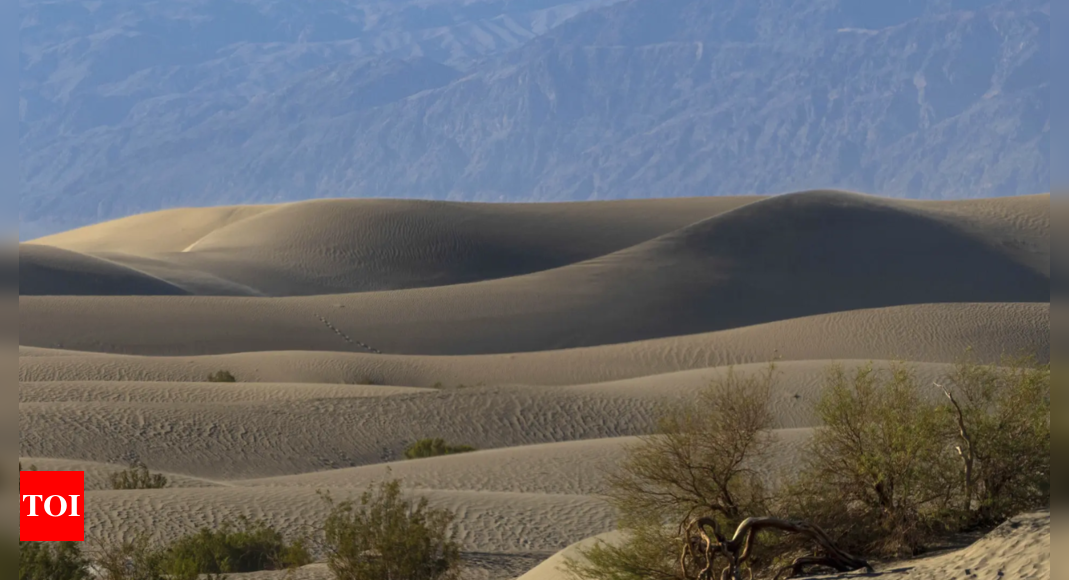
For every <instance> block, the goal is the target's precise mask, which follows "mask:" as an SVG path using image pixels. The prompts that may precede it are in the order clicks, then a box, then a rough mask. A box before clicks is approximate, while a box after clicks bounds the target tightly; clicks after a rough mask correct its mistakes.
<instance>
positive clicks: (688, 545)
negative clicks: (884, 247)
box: [567, 359, 1050, 580]
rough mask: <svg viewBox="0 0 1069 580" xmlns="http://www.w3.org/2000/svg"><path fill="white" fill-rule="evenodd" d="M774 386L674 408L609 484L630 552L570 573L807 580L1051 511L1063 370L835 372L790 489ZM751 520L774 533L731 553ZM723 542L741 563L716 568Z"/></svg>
mask: <svg viewBox="0 0 1069 580" xmlns="http://www.w3.org/2000/svg"><path fill="white" fill-rule="evenodd" d="M775 380H776V373H775V371H774V368H770V369H769V370H768V371H767V372H766V373H760V374H756V375H750V376H748V377H741V376H740V375H738V374H736V373H734V372H729V373H728V374H727V375H725V377H724V378H723V379H721V380H719V381H717V382H715V383H714V384H712V385H711V386H710V387H709V388H708V389H707V390H706V391H704V392H703V393H702V394H701V395H700V396H699V397H697V398H696V399H695V400H694V401H692V402H691V403H690V404H689V405H685V406H680V407H676V408H673V409H671V410H669V411H668V412H666V413H665V415H664V417H663V419H662V421H661V425H660V429H659V431H658V433H657V434H656V435H655V436H652V437H647V438H644V439H643V440H642V441H641V443H639V444H638V445H636V446H634V447H632V448H631V449H629V450H628V452H627V458H626V460H625V461H624V462H623V464H622V465H621V467H620V469H619V470H618V471H617V472H616V473H614V474H612V475H611V477H610V479H609V484H610V490H611V491H610V493H609V499H610V501H611V502H612V504H613V505H614V506H615V507H616V508H617V510H618V512H619V522H620V527H621V529H622V530H623V531H624V532H625V533H624V535H623V538H624V540H623V542H622V543H619V544H615V545H608V544H604V543H601V544H598V545H596V546H594V547H593V548H591V549H588V550H585V551H584V552H583V553H582V556H583V557H582V558H581V559H577V560H573V561H571V562H568V563H567V568H568V570H569V571H570V572H571V573H572V575H573V576H575V577H577V578H581V579H585V580H679V579H686V580H719V578H720V574H721V570H723V571H724V574H726V575H727V577H729V578H734V577H744V576H743V570H745V569H747V568H748V569H749V570H750V571H751V572H755V573H757V574H758V575H760V574H766V573H767V574H769V577H772V575H771V574H772V571H775V570H778V571H779V575H777V576H776V577H777V578H784V577H793V576H792V575H797V574H802V573H808V572H815V571H819V570H822V569H823V570H828V566H829V565H830V566H832V567H834V566H836V565H840V564H843V563H844V562H845V563H846V566H848V567H850V568H857V567H858V566H861V565H863V564H865V562H864V561H863V560H859V559H857V558H855V557H853V556H851V554H859V555H865V556H872V557H901V556H910V555H915V554H918V553H920V552H923V551H924V550H925V549H926V548H928V547H929V546H931V545H932V543H933V542H935V541H937V540H939V539H941V538H943V537H945V536H946V535H947V534H949V533H953V532H957V531H961V530H966V529H977V528H986V527H992V526H994V525H996V524H998V523H1001V522H1002V521H1004V520H1005V519H1007V518H1009V517H1012V516H1014V515H1017V514H1018V513H1020V512H1023V511H1028V510H1033V509H1037V508H1038V509H1041V508H1048V509H1049V506H1050V367H1049V365H1040V364H1036V362H1035V361H1034V360H1032V359H1013V360H1010V359H1007V360H1004V361H1003V362H1002V363H1001V364H1000V365H999V366H986V365H982V364H978V363H976V362H974V361H966V362H964V363H962V364H960V365H958V367H957V368H956V370H955V371H954V372H953V373H951V374H950V375H949V376H947V377H945V379H943V380H941V381H939V382H937V383H936V384H935V385H929V384H922V383H921V381H919V380H918V379H917V377H916V375H915V373H914V372H913V371H912V369H911V368H910V367H908V366H906V365H892V367H891V368H889V369H884V370H877V369H875V368H874V367H873V366H871V365H869V366H865V367H861V368H859V369H856V370H852V371H847V370H845V369H843V368H842V367H832V368H830V369H829V371H828V374H827V380H826V382H825V386H824V389H823V393H822V396H821V398H820V401H819V402H818V403H817V405H816V407H815V411H816V413H817V415H818V417H819V418H820V419H821V421H822V423H823V426H821V427H820V428H817V429H816V430H815V432H814V436H813V437H812V439H811V440H810V442H809V443H808V444H807V445H805V446H804V447H803V448H802V449H801V450H800V451H801V454H800V461H799V465H800V467H801V468H800V469H797V470H794V471H793V472H791V473H786V474H783V475H782V476H781V477H779V478H776V477H773V474H774V473H775V468H776V466H774V465H772V462H771V461H770V456H769V452H770V450H771V449H772V447H773V445H774V443H775V439H774V437H773V433H772V429H773V427H774V424H773V419H772V415H771V413H770V411H769V405H770V401H771V393H772V390H773V386H774V384H775ZM751 517H753V518H763V519H761V520H760V521H761V522H762V523H767V524H769V526H768V527H763V528H762V530H763V531H762V532H759V533H756V534H755V535H754V537H753V540H754V541H753V547H754V550H752V551H751V550H742V549H741V545H739V544H732V545H731V546H728V544H729V543H730V533H731V532H733V531H734V530H735V526H737V525H739V524H740V521H741V520H744V519H746V518H751ZM754 521H755V520H750V522H751V523H752V522H754ZM742 527H743V529H745V526H742ZM803 530H805V531H807V532H806V533H799V532H800V531H803ZM724 531H726V532H727V534H723V533H722V532H724ZM773 531H775V532H780V533H777V534H776V535H772V533H771V532H773ZM714 535H715V537H714ZM814 541H815V544H816V545H815V546H814V545H812V544H814ZM703 542H704V543H703ZM709 542H713V546H714V548H715V547H716V545H717V544H719V545H720V546H722V547H723V548H725V549H727V548H729V547H730V548H731V549H739V551H738V552H732V551H731V550H726V551H718V550H719V548H717V549H714V551H713V552H716V553H715V554H714V553H713V552H708V551H706V552H705V557H704V559H703V556H702V553H701V549H699V548H704V547H707V546H709ZM828 542H832V543H833V544H834V545H831V544H829V543H828ZM807 543H808V544H810V545H808V546H807V545H806V544H807ZM829 547H831V549H830V550H829ZM814 548H816V549H814ZM829 552H831V553H835V554H837V556H836V558H834V559H833V560H834V561H832V562H829V559H828V558H827V557H826V556H827V555H828V553H829ZM710 554H712V555H714V556H715V557H716V558H717V559H718V561H719V563H718V564H715V563H713V562H711V561H710V559H709V555H710ZM739 554H744V555H745V557H744V558H743V559H742V560H734V561H733V560H731V558H732V557H735V556H738V555H739ZM714 564H715V566H717V567H722V568H715V567H714ZM862 567H863V566H862ZM832 571H834V570H832Z"/></svg>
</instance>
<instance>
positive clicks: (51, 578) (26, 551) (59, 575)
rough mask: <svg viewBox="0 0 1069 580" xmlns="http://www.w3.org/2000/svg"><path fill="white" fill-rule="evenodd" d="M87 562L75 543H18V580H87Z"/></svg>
mask: <svg viewBox="0 0 1069 580" xmlns="http://www.w3.org/2000/svg"><path fill="white" fill-rule="evenodd" d="M89 578H90V576H89V562H88V561H87V560H86V558H85V557H84V556H83V555H82V550H81V548H80V547H79V546H78V544H77V543H74V542H62V543H57V544H46V543H41V542H20V543H19V580H89Z"/></svg>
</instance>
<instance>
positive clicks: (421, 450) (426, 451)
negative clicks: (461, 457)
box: [405, 439, 475, 459]
mask: <svg viewBox="0 0 1069 580" xmlns="http://www.w3.org/2000/svg"><path fill="white" fill-rule="evenodd" d="M472 451H475V448H474V447H470V446H468V445H449V444H448V443H446V442H445V440H444V439H420V440H419V441H416V442H415V443H413V444H412V445H409V446H408V448H407V449H405V457H406V458H408V459H424V458H427V457H440V456H442V455H454V454H457V453H470V452H472Z"/></svg>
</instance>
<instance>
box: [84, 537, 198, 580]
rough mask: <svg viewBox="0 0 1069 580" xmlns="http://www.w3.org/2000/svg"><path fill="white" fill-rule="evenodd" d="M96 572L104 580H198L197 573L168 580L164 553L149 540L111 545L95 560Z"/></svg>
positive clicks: (144, 538)
mask: <svg viewBox="0 0 1069 580" xmlns="http://www.w3.org/2000/svg"><path fill="white" fill-rule="evenodd" d="M93 568H94V569H95V570H96V571H97V573H98V575H99V577H100V578H101V579H102V580H195V579H196V578H197V576H196V574H195V573H194V572H193V571H187V573H185V574H181V575H178V576H176V577H174V578H167V577H166V576H165V575H164V569H163V552H162V551H161V550H159V549H156V548H154V547H153V545H152V543H151V542H150V541H149V539H148V537H146V536H139V537H137V538H135V539H133V540H130V541H126V542H121V543H118V544H114V545H110V546H107V547H105V548H104V549H102V550H100V551H99V553H98V554H97V555H96V557H95V558H94V559H93Z"/></svg>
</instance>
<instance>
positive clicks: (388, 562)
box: [324, 481, 460, 580]
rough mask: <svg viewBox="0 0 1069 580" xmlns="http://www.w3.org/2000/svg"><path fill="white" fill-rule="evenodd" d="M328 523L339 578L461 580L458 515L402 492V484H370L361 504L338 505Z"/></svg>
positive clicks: (330, 561) (331, 560) (331, 562)
mask: <svg viewBox="0 0 1069 580" xmlns="http://www.w3.org/2000/svg"><path fill="white" fill-rule="evenodd" d="M324 499H325V501H327V503H328V504H329V507H330V515H329V516H328V517H327V521H326V524H325V526H324V546H325V547H326V551H327V565H328V567H329V568H330V571H331V572H332V573H333V574H334V577H335V578H336V579H337V580H382V579H385V578H397V579H399V580H400V579H403V580H457V579H458V578H459V577H460V547H459V546H458V544H457V543H456V542H455V541H454V540H453V539H452V531H451V528H452V525H453V520H454V515H453V514H452V513H451V512H449V511H446V510H438V509H432V508H430V507H429V506H428V504H427V500H426V499H421V500H419V501H417V502H412V501H409V500H406V499H404V498H403V497H402V495H401V484H400V482H397V481H393V482H389V483H383V484H381V485H380V486H378V487H377V488H374V487H373V488H369V489H368V490H367V491H366V492H365V493H364V494H363V495H362V496H361V498H360V500H359V501H358V502H343V503H335V502H334V501H333V500H331V498H330V497H329V496H324Z"/></svg>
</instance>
